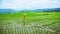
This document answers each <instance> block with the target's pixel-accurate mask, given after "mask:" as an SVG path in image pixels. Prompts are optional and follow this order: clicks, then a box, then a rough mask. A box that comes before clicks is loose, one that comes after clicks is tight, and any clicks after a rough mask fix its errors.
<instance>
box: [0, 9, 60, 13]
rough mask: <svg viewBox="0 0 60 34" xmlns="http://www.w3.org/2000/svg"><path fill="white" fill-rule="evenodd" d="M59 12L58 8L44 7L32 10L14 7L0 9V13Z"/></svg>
mask: <svg viewBox="0 0 60 34" xmlns="http://www.w3.org/2000/svg"><path fill="white" fill-rule="evenodd" d="M28 11H29V12H53V11H54V12H60V8H46V9H34V10H33V9H32V10H14V9H0V13H14V12H28Z"/></svg>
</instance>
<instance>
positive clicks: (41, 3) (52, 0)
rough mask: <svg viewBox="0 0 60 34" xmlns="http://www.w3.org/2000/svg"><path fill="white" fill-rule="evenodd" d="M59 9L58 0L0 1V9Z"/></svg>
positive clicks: (59, 0) (59, 1)
mask: <svg viewBox="0 0 60 34" xmlns="http://www.w3.org/2000/svg"><path fill="white" fill-rule="evenodd" d="M6 8H11V9H42V8H60V0H0V9H6Z"/></svg>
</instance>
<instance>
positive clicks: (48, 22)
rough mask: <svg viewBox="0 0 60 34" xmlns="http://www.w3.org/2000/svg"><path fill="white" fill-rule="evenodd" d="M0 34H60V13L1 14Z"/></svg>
mask: <svg viewBox="0 0 60 34" xmlns="http://www.w3.org/2000/svg"><path fill="white" fill-rule="evenodd" d="M24 14H25V15H24ZM0 34H60V12H23V11H22V12H16V13H7V14H0Z"/></svg>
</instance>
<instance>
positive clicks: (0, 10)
mask: <svg viewBox="0 0 60 34" xmlns="http://www.w3.org/2000/svg"><path fill="white" fill-rule="evenodd" d="M11 12H14V10H13V9H0V13H11Z"/></svg>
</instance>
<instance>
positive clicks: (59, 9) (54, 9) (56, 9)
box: [32, 8, 60, 12]
mask: <svg viewBox="0 0 60 34" xmlns="http://www.w3.org/2000/svg"><path fill="white" fill-rule="evenodd" d="M32 11H38V12H49V11H50V12H52V11H55V12H57V11H59V12H60V8H47V9H36V10H32Z"/></svg>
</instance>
